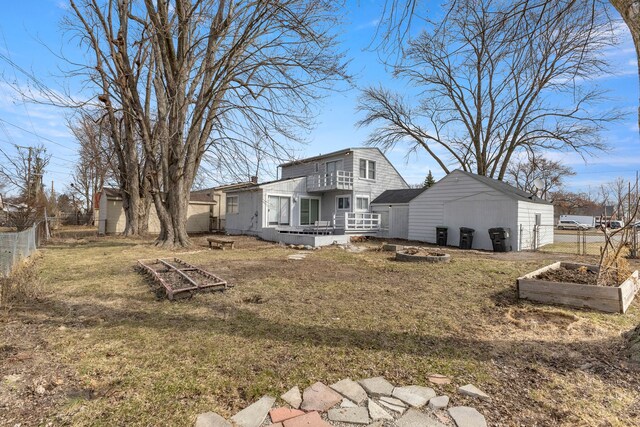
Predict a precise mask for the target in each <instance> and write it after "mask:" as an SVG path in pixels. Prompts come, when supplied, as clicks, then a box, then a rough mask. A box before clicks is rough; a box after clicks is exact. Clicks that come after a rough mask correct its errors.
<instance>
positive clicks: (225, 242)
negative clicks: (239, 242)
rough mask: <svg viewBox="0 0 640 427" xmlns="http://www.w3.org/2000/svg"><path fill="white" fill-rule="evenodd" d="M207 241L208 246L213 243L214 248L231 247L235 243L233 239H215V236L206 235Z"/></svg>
mask: <svg viewBox="0 0 640 427" xmlns="http://www.w3.org/2000/svg"><path fill="white" fill-rule="evenodd" d="M207 242H209V248H213V245H215V247H216V248H220V249H222V250H224V249H225V248H226V247H229V248H230V249H233V245H234V244H235V241H233V240H225V239H216V238H215V237H207Z"/></svg>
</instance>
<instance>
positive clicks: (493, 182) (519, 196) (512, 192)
mask: <svg viewBox="0 0 640 427" xmlns="http://www.w3.org/2000/svg"><path fill="white" fill-rule="evenodd" d="M455 172H460V173H463V174H465V175H467V176H470V177H472V178H474V179H476V180H478V181H480V182H481V183H483V184H485V185H488V186H489V187H491V188H493V189H494V190H496V191H499V192H501V193H503V194H505V195H507V196H509V197H511V198H513V199H516V200H521V201H523V202H532V203H540V204H544V205H550V204H551V202H549V201H547V200H544V199H541V198H540V197H537V196H534V195H533V194H529V193H527V192H526V191H522V190H520V189H519V188H516V187H514V186H512V185H509V184H507V183H506V182H504V181H498V180H497V179H493V178H489V177H488V176H483V175H476V174H475V173H471V172H466V171H463V170H460V169H458V170H456V171H455Z"/></svg>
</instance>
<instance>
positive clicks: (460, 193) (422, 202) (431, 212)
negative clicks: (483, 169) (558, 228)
mask: <svg viewBox="0 0 640 427" xmlns="http://www.w3.org/2000/svg"><path fill="white" fill-rule="evenodd" d="M479 193H482V194H484V195H485V197H491V196H494V197H497V198H504V194H503V193H501V192H499V191H497V190H494V189H492V188H491V187H489V186H487V185H485V184H483V183H481V182H479V181H478V180H476V179H474V178H472V177H469V176H467V175H465V174H464V173H461V172H459V171H453V172H451V173H450V174H449V175H447V176H446V177H444V178H442V179H441V180H440V181H438V182H437V183H436V184H435V185H434V186H432V187H431V188H429V189H428V190H426V191H424V192H422V193H420V194H419V195H418V196H417V197H416V198H415V199H413V200H412V201H411V203H409V239H410V240H419V241H422V242H429V243H435V242H436V227H439V226H442V225H446V224H445V206H444V205H445V203H446V202H452V201H455V200H459V199H462V198H464V197H469V196H473V195H476V194H479ZM514 210H515V206H514ZM492 215H493V213H492ZM514 216H515V214H514ZM469 226H470V227H471V228H475V227H473V225H469ZM456 233H457V232H456ZM457 236H458V234H456V238H457ZM449 242H453V240H452V239H451V236H450V237H449ZM456 243H457V240H456Z"/></svg>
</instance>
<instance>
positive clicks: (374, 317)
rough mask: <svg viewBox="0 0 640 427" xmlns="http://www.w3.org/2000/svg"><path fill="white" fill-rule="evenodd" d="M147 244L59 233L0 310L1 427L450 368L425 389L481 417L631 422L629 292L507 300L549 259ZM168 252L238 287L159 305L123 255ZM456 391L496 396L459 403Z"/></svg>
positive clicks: (636, 380) (166, 413) (241, 401)
mask: <svg viewBox="0 0 640 427" xmlns="http://www.w3.org/2000/svg"><path fill="white" fill-rule="evenodd" d="M76 237H77V236H76ZM150 242H151V241H144V240H132V239H125V238H115V237H114V238H95V237H93V238H80V239H76V238H67V239H62V238H60V239H58V240H57V241H55V242H53V243H51V244H49V245H48V246H47V247H45V248H44V249H43V250H42V253H43V256H42V257H41V258H40V259H39V260H38V262H37V263H36V266H37V269H38V275H39V277H40V279H41V280H42V281H43V282H44V287H45V291H44V293H43V294H42V296H41V297H40V298H39V299H38V300H36V301H31V302H29V303H15V304H14V305H13V306H12V307H10V309H8V310H5V311H4V312H2V313H1V314H0V330H1V334H0V372H1V374H0V381H2V382H1V383H0V425H14V424H15V423H19V422H22V423H23V424H22V425H38V424H43V425H44V424H46V423H47V422H52V425H80V426H82V425H96V426H125V425H126V426H137V425H139V426H150V425H153V426H160V425H166V426H190V425H193V422H194V420H195V416H196V414H198V413H200V412H205V411H215V412H218V413H220V414H222V415H225V416H230V415H233V414H234V413H235V412H236V411H237V410H239V409H241V408H243V407H244V406H246V405H247V404H249V403H251V402H252V401H253V400H255V399H257V398H259V397H260V396H262V395H263V394H265V393H270V394H272V395H275V396H279V395H280V394H281V393H283V392H284V391H286V390H287V389H288V388H290V387H292V386H294V385H299V386H300V387H301V388H303V387H306V386H307V385H309V384H311V383H313V382H315V381H323V382H325V383H327V384H328V383H332V382H334V381H337V380H339V379H342V378H346V377H351V378H354V379H358V378H363V377H369V376H376V375H384V376H385V377H386V378H387V379H389V380H390V381H391V382H393V383H396V384H422V385H427V375H428V374H430V373H441V374H445V375H449V376H451V377H452V378H453V383H452V384H451V385H447V386H436V388H437V389H438V390H439V391H440V392H442V393H448V394H449V395H450V396H452V403H453V404H465V403H470V404H472V405H473V406H475V407H477V408H478V409H479V410H480V411H481V412H482V413H484V414H485V415H486V417H487V419H488V421H489V423H490V425H522V426H534V425H545V426H581V425H585V426H587V425H588V426H600V425H602V426H630V425H637V422H638V419H640V400H639V399H640V397H639V396H640V371H638V370H637V369H636V368H634V367H633V366H629V365H627V364H626V363H625V362H624V357H623V355H622V352H621V348H622V343H623V340H622V338H621V336H620V335H621V333H622V332H624V331H627V330H629V329H631V328H633V327H635V326H636V325H637V324H638V323H640V302H639V301H638V300H636V301H635V302H634V303H633V305H632V307H631V308H630V309H629V311H628V313H627V314H626V315H616V314H602V313H597V312H592V311H581V310H570V309H565V308H560V307H551V306H544V305H534V304H529V303H524V302H518V301H517V300H516V298H515V286H514V281H515V279H516V277H518V276H519V275H522V274H524V273H526V272H529V271H531V270H533V269H535V268H538V267H540V266H542V265H544V264H546V263H549V262H552V261H556V260H557V259H558V258H559V256H557V255H552V254H491V253H477V252H460V251H454V250H452V251H451V253H452V256H453V260H452V262H451V263H450V264H414V263H398V262H395V261H394V260H393V259H392V258H391V254H390V253H388V252H381V251H375V250H370V251H366V252H363V253H350V252H346V251H344V250H341V249H339V248H325V249H322V250H320V251H314V252H310V253H309V255H308V257H307V258H306V259H304V260H302V261H291V260H287V255H289V254H292V253H294V252H295V251H294V250H291V249H287V248H284V247H280V246H278V245H274V244H270V243H266V242H259V241H256V240H254V239H251V238H238V244H237V247H238V249H235V250H227V251H220V250H213V251H211V250H208V249H207V248H206V247H205V246H206V242H205V240H204V237H200V238H196V239H195V243H196V247H195V248H192V249H190V250H186V251H182V252H180V253H177V254H176V253H170V252H168V251H166V250H161V249H157V248H155V247H153V246H152V245H151V244H150ZM364 245H368V246H369V247H370V248H371V249H374V248H376V247H377V246H378V245H379V242H370V243H365V244H364ZM169 256H178V257H180V258H182V259H184V260H185V261H187V262H189V263H192V264H196V265H198V266H201V267H203V268H205V269H208V270H210V271H212V272H214V273H215V274H218V275H219V276H222V277H223V278H225V279H227V280H228V281H229V282H231V283H233V284H234V285H235V287H234V288H233V289H231V290H229V291H227V292H225V293H211V294H202V295H197V296H195V297H194V298H192V299H190V300H183V301H178V302H169V301H167V300H157V299H156V298H155V295H154V294H153V293H152V292H151V290H150V287H149V285H148V283H147V279H146V278H145V277H144V276H142V275H140V274H139V273H138V272H136V271H135V269H134V265H135V261H136V259H139V258H153V257H169ZM562 257H563V259H567V256H562ZM467 383H473V384H475V385H477V386H479V387H480V388H482V389H484V390H485V391H486V392H488V393H489V394H490V395H491V396H493V400H492V401H491V402H482V403H481V402H470V401H469V400H467V399H466V398H462V397H460V396H459V395H457V394H456V393H455V388H456V387H458V386H460V385H464V384H467Z"/></svg>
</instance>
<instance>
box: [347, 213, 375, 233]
mask: <svg viewBox="0 0 640 427" xmlns="http://www.w3.org/2000/svg"><path fill="white" fill-rule="evenodd" d="M380 223H381V221H380V214H376V213H369V212H347V213H345V214H344V230H345V232H349V231H378V230H380Z"/></svg>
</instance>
